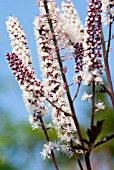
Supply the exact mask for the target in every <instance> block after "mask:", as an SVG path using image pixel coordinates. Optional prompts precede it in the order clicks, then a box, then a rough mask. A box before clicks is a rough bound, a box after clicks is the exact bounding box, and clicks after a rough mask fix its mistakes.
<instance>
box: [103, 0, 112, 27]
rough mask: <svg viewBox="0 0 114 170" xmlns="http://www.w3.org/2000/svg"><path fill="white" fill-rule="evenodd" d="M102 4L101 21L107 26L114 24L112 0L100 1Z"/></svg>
mask: <svg viewBox="0 0 114 170" xmlns="http://www.w3.org/2000/svg"><path fill="white" fill-rule="evenodd" d="M101 2H102V8H101V9H102V12H103V14H102V21H103V22H104V23H105V24H106V25H109V24H110V23H112V22H114V0H101Z"/></svg>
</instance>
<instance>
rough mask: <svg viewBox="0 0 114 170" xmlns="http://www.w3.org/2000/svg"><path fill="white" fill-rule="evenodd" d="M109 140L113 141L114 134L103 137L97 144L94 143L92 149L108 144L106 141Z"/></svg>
mask: <svg viewBox="0 0 114 170" xmlns="http://www.w3.org/2000/svg"><path fill="white" fill-rule="evenodd" d="M111 139H114V134H111V135H109V136H104V137H103V138H102V139H101V141H100V142H98V143H96V144H95V145H94V148H96V147H97V146H100V145H102V144H103V143H106V142H108V141H109V140H111Z"/></svg>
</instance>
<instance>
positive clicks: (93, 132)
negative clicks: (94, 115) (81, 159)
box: [87, 120, 104, 145]
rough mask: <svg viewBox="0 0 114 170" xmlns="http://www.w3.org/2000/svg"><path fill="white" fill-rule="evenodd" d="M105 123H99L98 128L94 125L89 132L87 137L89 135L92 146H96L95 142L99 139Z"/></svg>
mask: <svg viewBox="0 0 114 170" xmlns="http://www.w3.org/2000/svg"><path fill="white" fill-rule="evenodd" d="M103 122H104V120H101V121H98V122H97V125H96V126H95V125H93V126H92V129H88V130H87V135H88V137H89V141H90V143H91V144H92V145H93V144H94V142H95V140H96V139H97V137H98V136H99V134H100V133H101V131H102V126H103Z"/></svg>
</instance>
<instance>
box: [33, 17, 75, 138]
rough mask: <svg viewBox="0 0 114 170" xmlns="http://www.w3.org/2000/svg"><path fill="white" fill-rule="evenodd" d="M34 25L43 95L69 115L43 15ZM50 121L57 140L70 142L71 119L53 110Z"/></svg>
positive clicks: (51, 42) (53, 50) (37, 18)
mask: <svg viewBox="0 0 114 170" xmlns="http://www.w3.org/2000/svg"><path fill="white" fill-rule="evenodd" d="M34 24H35V28H34V31H35V36H36V43H37V48H38V52H39V60H40V67H41V71H42V76H43V81H44V89H45V94H46V96H48V97H49V99H50V101H51V102H52V103H54V104H55V105H56V106H57V107H58V108H61V109H63V110H64V111H66V112H67V113H70V109H69V107H68V104H67V99H66V97H65V95H64V93H65V90H64V87H63V84H62V81H61V77H60V71H59V66H58V63H57V56H56V53H55V49H54V45H53V41H52V38H51V34H50V31H49V28H48V26H47V24H48V23H46V18H45V15H39V16H38V17H36V19H35V22H34ZM52 120H53V123H54V125H55V127H56V129H57V132H58V136H59V138H60V139H61V140H64V141H66V140H67V141H68V140H70V134H71V133H70V132H73V131H76V129H75V126H74V123H73V120H72V118H71V117H70V116H65V114H64V113H63V112H61V111H59V110H57V109H56V108H53V110H52Z"/></svg>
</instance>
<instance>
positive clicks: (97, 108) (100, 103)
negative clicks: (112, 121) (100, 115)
mask: <svg viewBox="0 0 114 170" xmlns="http://www.w3.org/2000/svg"><path fill="white" fill-rule="evenodd" d="M95 107H96V109H95V111H96V112H97V111H98V110H102V109H105V105H104V104H103V102H98V103H97V104H95Z"/></svg>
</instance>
